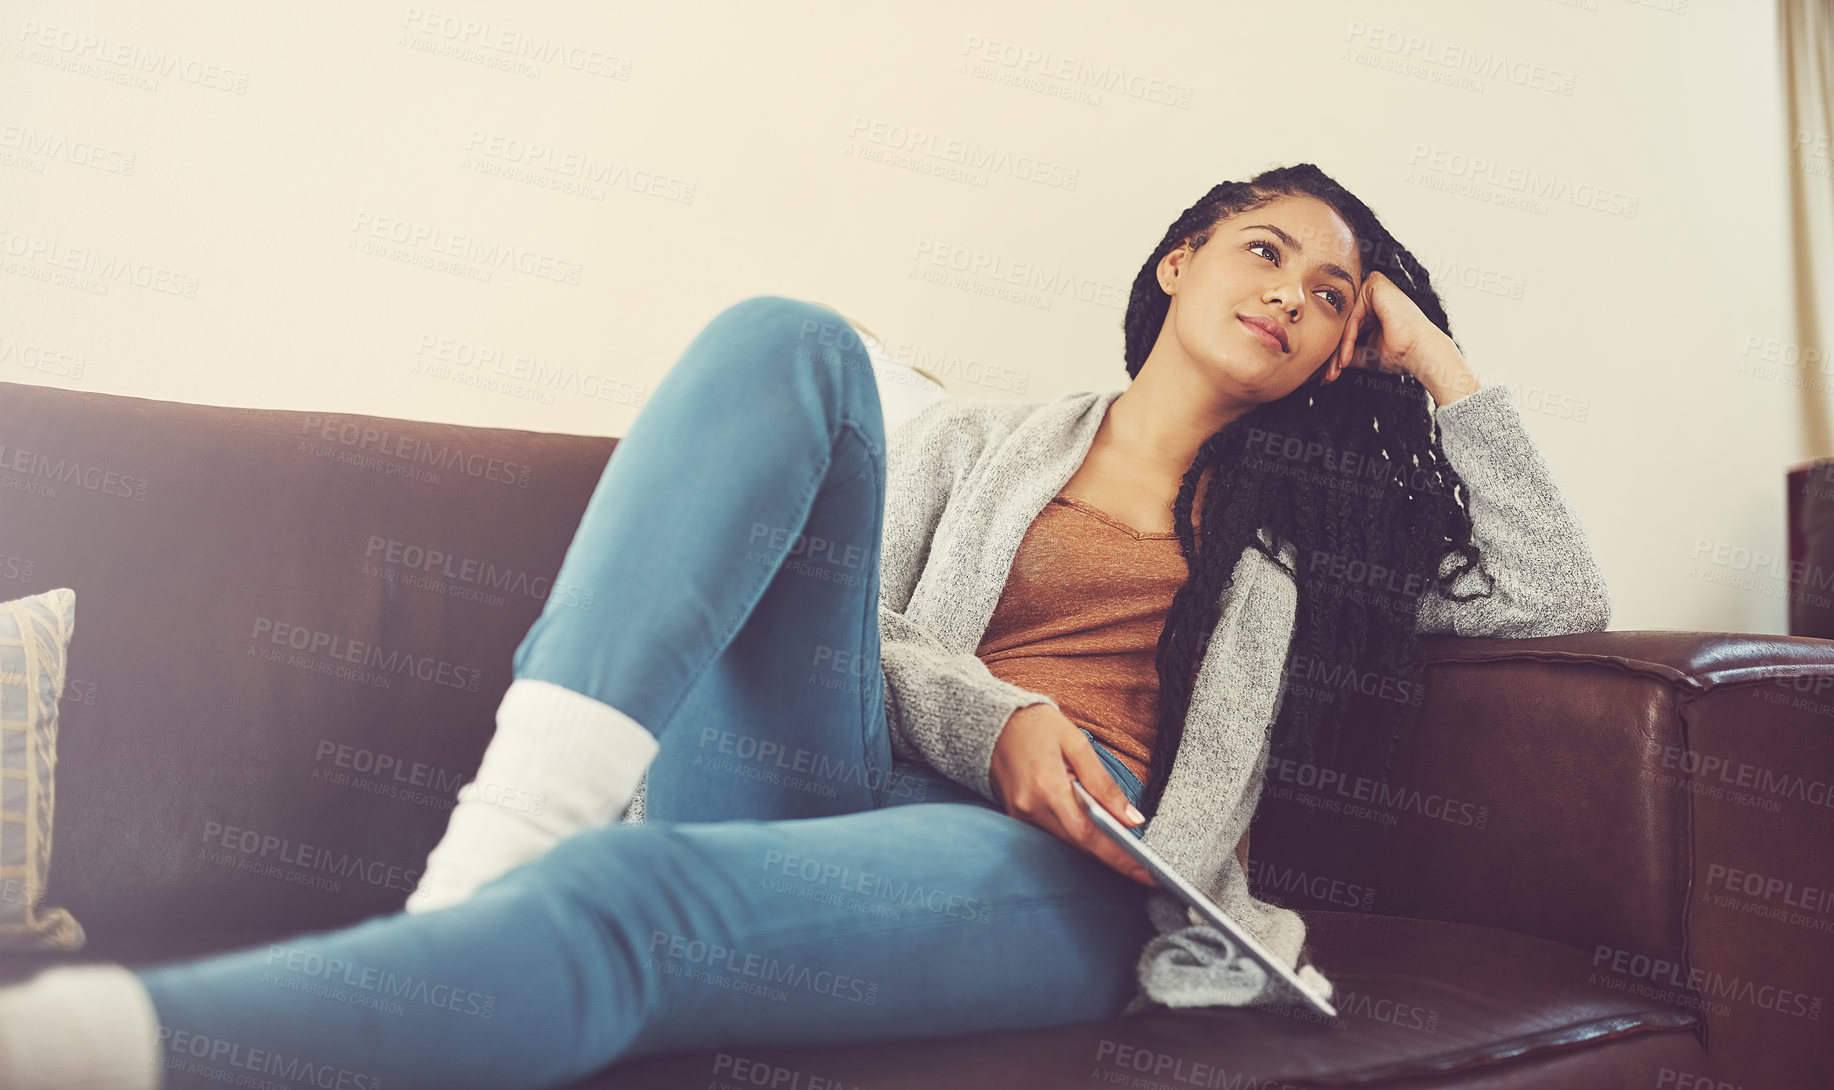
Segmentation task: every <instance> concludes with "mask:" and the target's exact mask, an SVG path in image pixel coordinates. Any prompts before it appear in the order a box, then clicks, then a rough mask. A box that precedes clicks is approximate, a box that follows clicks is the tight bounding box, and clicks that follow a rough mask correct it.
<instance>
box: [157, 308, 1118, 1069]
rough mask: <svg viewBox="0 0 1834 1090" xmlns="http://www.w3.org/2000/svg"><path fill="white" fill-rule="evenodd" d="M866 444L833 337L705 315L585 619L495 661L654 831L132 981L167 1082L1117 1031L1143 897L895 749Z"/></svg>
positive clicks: (856, 391) (852, 370) (780, 315)
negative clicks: (622, 769)
mask: <svg viewBox="0 0 1834 1090" xmlns="http://www.w3.org/2000/svg"><path fill="white" fill-rule="evenodd" d="M884 449H885V434H884V423H883V420H882V417H881V411H880V406H879V398H878V387H877V384H876V381H875V378H874V375H873V371H872V367H871V363H870V361H869V359H868V357H867V355H866V352H865V350H864V347H863V346H862V345H861V344H860V342H859V341H858V339H857V338H856V337H855V336H854V334H853V331H852V328H851V327H850V326H848V325H847V323H846V322H845V320H844V319H843V318H841V317H840V316H839V315H838V314H836V313H835V312H833V311H831V310H829V309H827V308H825V307H822V306H819V305H817V304H813V303H807V302H801V301H798V300H794V299H789V298H784V297H779V296H756V297H753V298H750V299H747V300H744V301H742V302H740V303H738V304H736V305H734V306H732V307H730V308H728V309H726V310H725V311H723V312H721V313H720V314H718V315H717V316H716V317H715V318H714V319H713V321H711V322H710V323H709V324H708V325H707V326H706V327H705V329H703V330H702V331H701V332H700V333H699V334H698V335H697V336H696V337H695V339H694V340H693V341H692V342H691V343H690V344H689V346H688V347H687V349H686V351H685V352H684V354H683V355H682V357H681V359H680V360H679V361H678V362H677V363H676V365H675V366H674V367H673V368H672V369H671V370H670V371H669V372H668V373H667V375H666V376H665V377H664V379H663V380H662V382H661V383H660V384H659V385H658V388H657V389H656V391H655V393H654V395H653V397H652V398H651V400H650V401H649V403H648V404H647V405H645V406H644V407H643V409H642V410H641V412H640V414H639V415H638V417H637V419H636V420H635V422H634V423H633V424H632V425H631V427H630V430H629V432H628V434H627V435H626V436H625V437H624V439H623V440H622V441H621V442H620V443H619V444H618V446H617V450H616V451H615V452H614V453H613V455H612V457H611V459H610V461H609V462H608V464H607V466H606V468H605V471H604V474H603V476H602V477H601V479H600V481H599V483H598V485H597V488H596V490H595V491H594V493H593V495H592V498H591V501H590V503H589V505H588V506H587V508H586V511H585V514H584V516H583V518H582V520H581V522H580V526H579V529H578V532H577V533H576V534H575V536H574V538H573V541H572V543H571V545H570V546H569V548H568V551H567V554H566V556H565V558H564V560H563V562H562V565H561V570H560V572H559V575H558V579H557V581H558V582H559V583H561V584H571V585H573V586H574V587H576V588H588V589H590V590H591V591H592V592H593V596H594V597H593V601H594V607H593V609H592V610H591V611H590V612H587V611H583V610H580V609H576V608H572V607H571V606H569V605H568V604H565V603H564V602H563V601H561V596H558V595H556V596H551V597H550V598H549V599H548V602H547V604H546V606H545V607H544V610H543V612H542V614H541V616H540V617H539V619H538V620H537V621H536V623H535V624H534V626H533V627H532V628H531V629H530V630H529V632H528V634H527V636H526V637H525V638H524V640H523V642H522V643H521V645H520V646H519V647H518V648H517V651H516V654H515V659H514V674H515V676H516V677H524V678H539V679H542V680H546V681H551V682H554V683H556V684H559V685H562V686H565V687H567V688H569V689H572V690H573V691H575V692H580V693H584V694H586V695H588V696H590V697H593V698H594V699H596V700H599V701H602V702H604V703H606V704H609V705H611V706H613V707H616V708H619V709H621V710H623V711H625V712H628V713H629V714H630V715H631V716H633V717H634V718H635V719H636V720H637V721H639V722H640V723H642V724H643V725H644V726H645V727H647V728H648V729H650V730H651V731H653V732H654V733H655V734H656V737H657V744H658V746H659V751H658V753H657V755H656V759H655V761H654V762H653V763H652V764H651V766H650V768H649V772H648V786H647V788H646V795H645V815H644V816H645V820H644V822H643V823H642V824H617V823H614V824H612V825H610V826H607V827H601V828H594V829H590V830H586V831H582V832H580V833H577V834H575V835H573V836H571V837H568V838H567V839H565V840H563V841H561V842H560V843H559V844H557V845H555V846H554V847H553V848H552V849H551V850H550V851H548V852H547V853H546V854H545V855H543V856H541V857H540V858H538V859H536V860H534V861H531V862H529V863H526V864H524V865H523V866H520V867H518V868H516V869H514V870H512V871H510V872H508V873H507V874H505V875H503V876H501V877H500V878H498V879H497V880H496V881H494V882H491V883H489V884H487V885H485V886H484V887H483V888H481V889H480V890H478V891H477V893H475V894H474V895H473V896H472V897H471V899H470V900H468V901H466V902H464V903H462V904H459V905H455V906H453V907H450V908H446V909H442V910H438V911H433V912H427V913H423V914H416V915H407V914H405V913H399V912H398V913H394V914H391V915H388V916H383V917H377V918H374V919H371V920H368V921H365V922H363V923H360V924H357V925H354V926H351V927H347V928H343V929H340V930H337V931H331V932H325V933H318V934H311V935H304V936H300V937H297V938H292V939H287V940H285V941H282V942H278V943H274V944H271V945H268V946H263V947H256V948H250V949H246V950H242V951H236V952H232V953H228V954H223V955H219V956H215V957H210V958H204V959H199V960H195V961H190V962H184V963H175V964H170V965H164V966H155V967H151V968H147V969H143V970H141V971H140V974H139V975H140V979H141V980H142V981H143V982H144V983H145V985H146V987H147V990H148V992H149V993H150V994H151V997H152V1001H153V1005H154V1008H155V1010H156V1011H157V1012H158V1015H159V1019H160V1024H161V1036H162V1045H163V1052H162V1055H163V1057H164V1059H165V1061H166V1072H167V1074H166V1078H167V1082H166V1085H167V1087H168V1088H169V1090H178V1088H181V1087H211V1088H218V1087H221V1086H222V1085H224V1081H223V1080H224V1079H225V1078H226V1077H227V1078H230V1079H231V1080H232V1081H233V1078H234V1077H235V1076H237V1075H241V1074H244V1073H249V1072H266V1073H267V1074H268V1076H269V1077H273V1076H274V1074H275V1073H277V1072H282V1073H284V1072H287V1071H291V1072H293V1073H294V1075H295V1077H299V1078H303V1077H304V1076H300V1075H299V1072H301V1071H302V1070H309V1071H310V1072H312V1073H322V1072H330V1073H332V1074H334V1075H336V1074H339V1073H342V1077H343V1078H344V1080H345V1081H343V1082H338V1083H333V1082H329V1081H326V1082H321V1083H318V1084H319V1085H340V1086H344V1085H348V1086H352V1087H354V1088H355V1090H365V1088H366V1087H367V1086H369V1085H370V1083H369V1082H366V1081H363V1080H365V1079H367V1080H377V1081H379V1085H380V1086H381V1087H383V1088H385V1090H404V1088H406V1087H418V1086H425V1087H437V1088H439V1090H460V1088H465V1087H478V1088H489V1090H510V1088H520V1087H529V1088H534V1087H552V1086H561V1085H564V1084H566V1083H569V1082H571V1081H574V1080H576V1079H579V1078H582V1077H584V1076H585V1075H587V1074H589V1073H591V1072H593V1071H596V1070H598V1069H600V1068H602V1067H605V1066H607V1065H609V1064H612V1063H614V1062H616V1061H618V1060H622V1059H631V1058H635V1057H639V1056H644V1055H649V1054H653V1053H658V1052H670V1051H680V1050H691V1049H701V1048H711V1047H718V1046H743V1045H750V1044H765V1043H781V1044H801V1043H807V1044H821V1043H829V1042H843V1041H859V1040H874V1039H887V1038H897V1037H916V1036H932V1035H953V1034H963V1033H974V1032H983V1031H991V1030H1004V1029H1019V1028H1026V1027H1039V1026H1050V1025H1057V1024H1062V1023H1069V1022H1082V1021H1092V1020H1099V1019H1104V1018H1109V1017H1112V1016H1114V1015H1117V1014H1118V1013H1119V1012H1120V1010H1121V1008H1122V1007H1123V1006H1124V1005H1125V1004H1126V1002H1127V1000H1128V999H1129V998H1131V996H1132V994H1133V990H1134V983H1135V962H1136V959H1137V958H1138V955H1139V953H1140V950H1141V947H1142V946H1143V945H1144V944H1145V943H1146V942H1147V940H1148V939H1150V938H1151V937H1152V934H1153V932H1152V929H1151V923H1150V921H1149V920H1148V919H1147V916H1146V913H1145V911H1144V899H1145V897H1146V896H1147V895H1148V894H1149V893H1150V892H1151V890H1150V889H1148V888H1147V887H1145V886H1141V885H1139V884H1137V883H1135V882H1133V881H1132V880H1131V879H1129V878H1127V877H1125V876H1124V875H1121V874H1119V873H1117V872H1115V871H1114V870H1112V869H1110V868H1109V867H1107V866H1106V865H1105V864H1103V863H1101V862H1100V861H1098V860H1096V859H1094V858H1093V857H1091V856H1089V855H1087V854H1085V853H1083V852H1082V851H1080V850H1079V849H1077V848H1074V847H1072V846H1070V845H1068V844H1066V843H1064V842H1063V841H1061V840H1059V839H1057V838H1056V837H1055V836H1053V835H1051V834H1050V833H1048V832H1045V831H1044V830H1042V829H1039V828H1037V827H1036V826H1033V825H1030V824H1028V823H1026V822H1023V821H1019V820H1017V819H1015V818H1012V817H1010V816H1008V815H1007V814H1006V813H1004V812H1003V811H1002V810H1001V809H999V808H998V807H996V806H995V805H994V804H993V803H991V802H989V801H988V800H986V799H983V798H981V797H980V796H979V795H978V794H976V793H974V792H972V791H970V790H968V789H966V788H963V787H961V786H959V785H957V784H955V783H952V782H951V781H949V780H947V779H946V778H944V777H942V776H941V775H939V774H938V773H936V772H934V771H933V770H931V769H929V768H928V767H927V766H925V765H922V764H920V763H914V762H913V763H906V762H902V761H895V760H894V759H893V755H892V752H891V746H890V742H889V736H888V733H887V728H886V720H885V701H884V690H883V686H884V677H883V675H882V673H881V671H880V666H879V628H878V611H877V607H878V594H879V580H878V561H879V541H880V533H881V523H882V519H883V516H884V503H885V497H884V488H885V465H884ZM567 597H568V600H569V601H577V600H579V596H573V595H569V596H567ZM1107 759H1108V760H1110V761H1112V754H1109V755H1108V758H1107ZM1110 767H1118V763H1116V764H1115V765H1111V766H1110ZM1121 773H1122V774H1125V769H1121ZM1117 779H1122V777H1121V776H1117ZM1122 782H1123V787H1124V788H1126V789H1127V791H1128V793H1129V796H1130V797H1131V798H1133V799H1134V800H1135V801H1136V802H1137V801H1138V798H1139V791H1138V783H1137V781H1134V780H1133V777H1132V776H1131V775H1130V774H1127V775H1125V776H1124V779H1123V780H1122ZM289 1065H292V1066H289ZM301 1065H310V1067H309V1068H302V1066H301ZM225 1072H227V1073H229V1074H228V1075H225ZM308 1082H310V1080H309V1079H308V1080H307V1081H302V1082H301V1085H306V1084H308Z"/></svg>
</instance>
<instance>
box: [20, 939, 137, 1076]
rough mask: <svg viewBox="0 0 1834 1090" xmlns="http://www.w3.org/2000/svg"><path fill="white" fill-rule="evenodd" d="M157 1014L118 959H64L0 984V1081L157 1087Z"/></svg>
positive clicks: (135, 978)
mask: <svg viewBox="0 0 1834 1090" xmlns="http://www.w3.org/2000/svg"><path fill="white" fill-rule="evenodd" d="M162 1070H163V1069H162V1068H161V1067H160V1064H159V1016H158V1014H157V1013H156V1012H155V1011H154V1010H153V1000H152V997H151V996H149V995H147V991H146V987H145V986H144V985H142V984H141V983H140V978H139V977H137V976H135V975H134V974H133V973H132V972H130V971H128V970H127V969H126V968H125V967H123V966H120V965H64V966H58V967H56V968H52V969H46V970H43V971H42V972H40V973H39V974H38V975H37V976H35V977H32V978H31V979H30V980H27V981H26V982H25V983H23V984H20V985H17V986H15V987H10V988H0V1086H3V1087H6V1088H7V1090H157V1088H158V1086H159V1084H160V1075H161V1073H162Z"/></svg>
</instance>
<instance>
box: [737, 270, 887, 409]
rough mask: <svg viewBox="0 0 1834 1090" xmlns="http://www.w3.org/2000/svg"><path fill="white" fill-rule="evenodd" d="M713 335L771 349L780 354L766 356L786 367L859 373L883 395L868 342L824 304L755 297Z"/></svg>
mask: <svg viewBox="0 0 1834 1090" xmlns="http://www.w3.org/2000/svg"><path fill="white" fill-rule="evenodd" d="M707 330H708V332H712V333H721V334H730V335H736V336H741V337H743V338H744V339H745V341H746V343H748V344H753V345H766V344H768V345H770V346H771V347H773V348H776V349H779V351H772V352H769V353H766V355H767V356H768V357H769V358H770V359H772V360H780V361H783V362H785V363H786V364H790V365H801V364H803V363H804V362H805V361H816V362H820V363H823V364H826V365H828V366H838V367H840V368H843V369H845V370H848V371H853V372H856V373H858V374H859V375H861V376H864V377H865V378H866V379H868V380H869V385H871V386H872V388H873V391H874V393H875V394H876V393H877V390H878V378H877V376H876V375H875V374H874V372H873V369H872V357H871V356H870V355H869V354H868V353H867V351H866V342H865V341H864V340H862V339H861V337H860V334H859V332H858V331H857V330H855V329H854V328H853V326H852V325H851V324H849V323H848V321H847V319H846V318H844V317H842V316H841V315H840V314H839V313H838V312H837V311H835V310H833V309H831V308H829V307H827V306H824V305H822V304H820V303H811V302H809V301H808V300H806V299H793V298H790V297H789V296H786V295H754V296H751V297H750V298H748V299H742V300H740V301H739V302H737V303H734V304H732V305H731V306H729V307H727V308H726V309H725V310H722V311H720V312H719V313H718V314H717V315H715V316H714V318H713V320H712V321H711V322H709V323H708V324H707ZM792 361H793V362H792Z"/></svg>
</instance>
